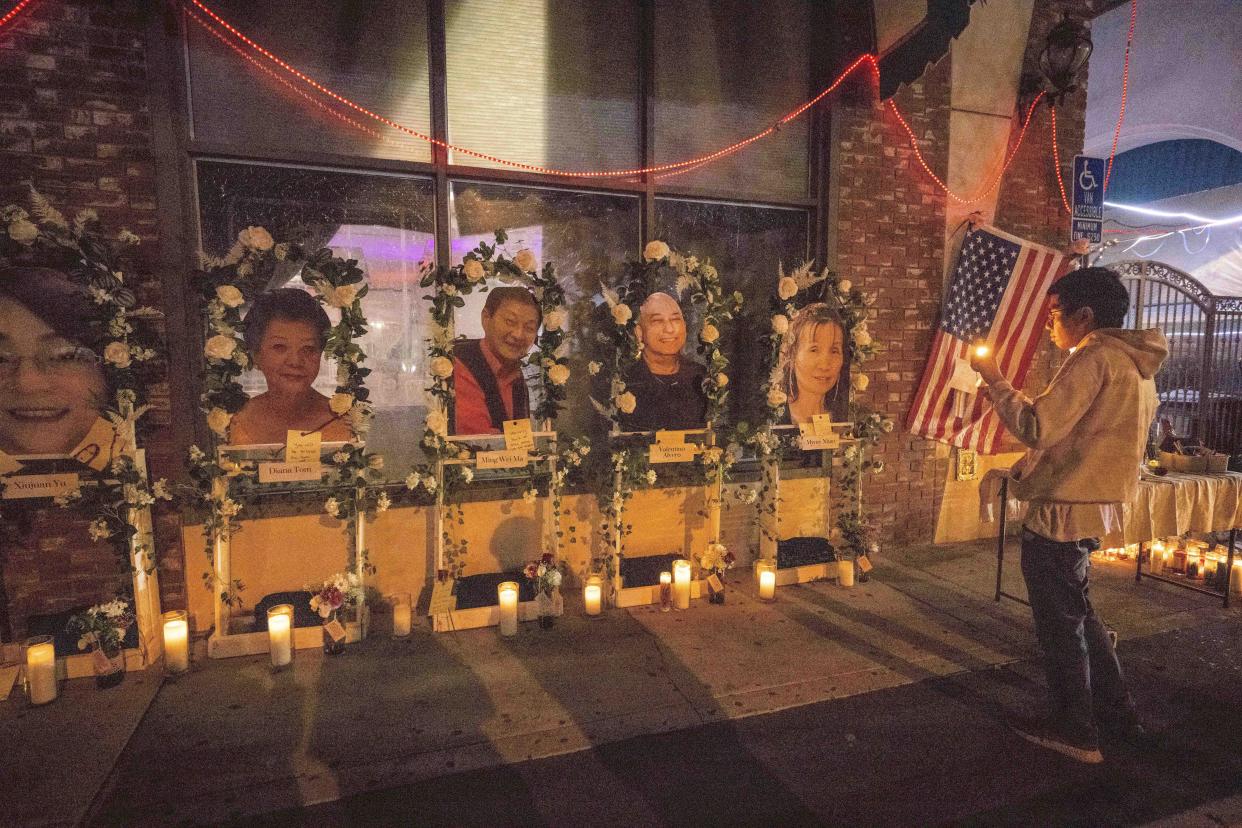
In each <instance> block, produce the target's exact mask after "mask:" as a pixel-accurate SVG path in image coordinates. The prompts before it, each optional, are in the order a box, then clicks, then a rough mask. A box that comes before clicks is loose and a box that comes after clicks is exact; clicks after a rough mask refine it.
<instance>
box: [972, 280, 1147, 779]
mask: <svg viewBox="0 0 1242 828" xmlns="http://www.w3.org/2000/svg"><path fill="white" fill-rule="evenodd" d="M1048 294H1049V296H1050V297H1051V301H1050V303H1049V312H1048V323H1047V324H1048V329H1049V331H1050V333H1051V335H1052V341H1053V344H1055V345H1056V346H1057V347H1058V348H1060V349H1061V350H1063V351H1069V356H1068V357H1067V358H1066V360H1065V362H1064V364H1062V366H1061V369H1060V370H1059V371H1058V372H1057V374H1056V376H1055V377H1053V379H1052V382H1051V383H1050V384H1049V385H1048V388H1047V390H1045V391H1044V392H1043V393H1042V394H1040V395H1039V396H1037V397H1036V398H1035V399H1033V400H1032V399H1030V398H1028V397H1027V396H1026V395H1025V394H1023V393H1022V392H1021V391H1018V390H1017V389H1015V388H1014V387H1013V386H1011V385H1010V384H1009V383H1008V382H1007V381H1006V380H1005V377H1004V376H1003V375H1002V374H1001V373H1000V371H999V370H998V369H997V366H996V362H995V359H994V358H993V357H991V356H990V355H989V356H986V357H976V358H975V359H974V360H973V361H972V366H973V367H974V369H975V370H976V371H978V372H979V374H980V375H981V376H982V377H983V380H984V382H986V383H987V391H988V395H989V396H990V397H991V399H992V404H993V405H994V406H995V408H996V413H997V414H998V415H999V416H1000V418H1001V421H1002V422H1004V424H1005V426H1006V428H1008V429H1009V430H1010V432H1012V433H1013V435H1014V436H1015V437H1017V438H1018V439H1019V440H1020V441H1022V443H1023V444H1024V445H1026V446H1028V447H1029V448H1030V451H1028V452H1027V454H1026V456H1025V457H1023V458H1022V461H1021V462H1020V463H1019V464H1018V466H1016V467H1015V469H1014V471H1013V476H1014V478H1015V481H1014V482H1013V483H1012V484H1011V489H1010V490H1011V492H1012V493H1013V494H1014V496H1015V497H1017V498H1019V499H1020V500H1024V501H1028V511H1027V517H1026V521H1025V524H1024V526H1023V531H1022V575H1023V577H1024V579H1025V580H1026V587H1027V594H1028V595H1029V597H1030V600H1031V613H1032V615H1033V616H1034V619H1035V634H1036V636H1037V638H1038V639H1039V643H1040V646H1041V648H1042V650H1043V652H1044V668H1045V671H1046V673H1047V676H1048V689H1049V692H1050V695H1051V698H1052V711H1051V713H1052V715H1051V717H1050V718H1049V719H1048V720H1047V721H1046V722H1040V723H1035V722H1032V723H1029V724H1023V725H1022V726H1020V727H1018V728H1017V730H1018V732H1019V734H1020V735H1022V736H1023V737H1025V738H1027V739H1029V740H1030V741H1033V742H1035V743H1037V744H1040V745H1043V746H1044V747H1048V748H1051V749H1053V750H1056V751H1058V752H1060V753H1063V754H1065V755H1067V756H1070V757H1072V758H1074V759H1077V760H1078V761H1081V762H1088V763H1095V762H1100V761H1103V756H1102V755H1101V753H1100V745H1099V730H1098V729H1097V725H1098V726H1099V727H1100V728H1103V729H1104V730H1105V731H1106V732H1116V733H1118V734H1120V735H1123V736H1124V735H1130V736H1134V735H1139V734H1140V733H1141V730H1142V729H1141V727H1140V726H1139V724H1138V720H1137V718H1136V716H1135V713H1134V703H1133V701H1132V700H1131V698H1130V694H1129V692H1128V691H1127V690H1126V686H1125V681H1124V679H1123V678H1122V674H1121V664H1120V663H1119V662H1118V660H1117V654H1116V652H1115V650H1114V649H1113V646H1112V643H1111V642H1110V641H1109V637H1108V631H1107V629H1106V628H1105V627H1104V624H1103V623H1102V622H1101V621H1100V618H1099V616H1098V615H1096V613H1095V610H1094V608H1093V607H1092V606H1091V599H1090V597H1089V595H1088V583H1087V576H1088V568H1089V556H1090V553H1091V552H1092V551H1093V550H1095V549H1098V548H1099V539H1100V537H1101V536H1102V535H1105V534H1108V533H1109V532H1111V531H1113V530H1114V529H1119V528H1120V519H1121V504H1123V503H1126V502H1128V501H1129V500H1131V499H1132V498H1133V496H1134V494H1135V491H1136V489H1137V488H1138V480H1139V466H1140V465H1141V464H1142V462H1143V459H1144V451H1145V449H1146V446H1147V436H1148V429H1149V428H1150V426H1151V423H1152V420H1153V418H1154V417H1155V413H1156V406H1157V398H1156V384H1155V381H1154V379H1153V377H1155V374H1156V371H1158V370H1159V368H1160V366H1161V364H1162V363H1163V362H1164V359H1165V357H1166V356H1167V355H1168V350H1169V349H1168V342H1167V341H1166V340H1165V338H1164V334H1162V333H1161V332H1160V331H1158V330H1155V329H1149V330H1143V331H1129V330H1122V329H1121V328H1120V326H1121V324H1122V323H1123V321H1124V320H1125V316H1126V311H1127V309H1128V308H1129V305H1130V296H1129V293H1128V292H1127V291H1126V289H1125V287H1124V286H1123V285H1122V284H1121V282H1120V281H1119V280H1118V278H1117V277H1116V275H1114V274H1113V273H1112V271H1110V270H1107V269H1106V268H1102V267H1088V268H1083V269H1081V270H1076V271H1074V272H1072V273H1069V274H1067V275H1065V276H1063V277H1061V278H1060V279H1058V280H1057V281H1056V282H1054V283H1053V285H1052V287H1051V288H1049V289H1048Z"/></svg>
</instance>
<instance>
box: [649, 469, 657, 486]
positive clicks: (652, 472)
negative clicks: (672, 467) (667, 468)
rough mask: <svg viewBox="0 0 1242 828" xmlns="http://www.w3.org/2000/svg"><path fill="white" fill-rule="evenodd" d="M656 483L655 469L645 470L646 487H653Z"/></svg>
mask: <svg viewBox="0 0 1242 828" xmlns="http://www.w3.org/2000/svg"><path fill="white" fill-rule="evenodd" d="M655 482H656V473H655V469H647V485H648V486H654V485H655Z"/></svg>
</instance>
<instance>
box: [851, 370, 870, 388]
mask: <svg viewBox="0 0 1242 828" xmlns="http://www.w3.org/2000/svg"><path fill="white" fill-rule="evenodd" d="M870 384H871V380H870V379H869V378H868V377H867V375H866V374H855V375H854V376H852V377H850V385H852V386H854V390H855V391H866V390H867V386H868V385H870Z"/></svg>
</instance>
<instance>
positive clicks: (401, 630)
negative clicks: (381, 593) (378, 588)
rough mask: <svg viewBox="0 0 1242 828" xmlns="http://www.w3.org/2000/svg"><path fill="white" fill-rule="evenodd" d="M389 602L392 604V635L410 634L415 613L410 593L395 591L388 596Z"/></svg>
mask: <svg viewBox="0 0 1242 828" xmlns="http://www.w3.org/2000/svg"><path fill="white" fill-rule="evenodd" d="M388 602H389V603H390V604H391V605H392V637H393V638H405V637H406V636H407V635H409V634H410V626H411V621H412V613H413V608H412V607H411V606H410V605H411V603H412V602H411V601H410V593H408V592H397V593H394V594H392V595H390V596H388Z"/></svg>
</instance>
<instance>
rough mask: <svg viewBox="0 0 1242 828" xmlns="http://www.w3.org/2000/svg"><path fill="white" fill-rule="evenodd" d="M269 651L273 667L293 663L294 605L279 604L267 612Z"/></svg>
mask: <svg viewBox="0 0 1242 828" xmlns="http://www.w3.org/2000/svg"><path fill="white" fill-rule="evenodd" d="M267 649H268V652H270V653H271V656H272V666H273V667H286V666H288V665H289V662H291V661H293V604H277V605H276V606H274V607H272V608H271V609H269V610H268V611H267Z"/></svg>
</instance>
